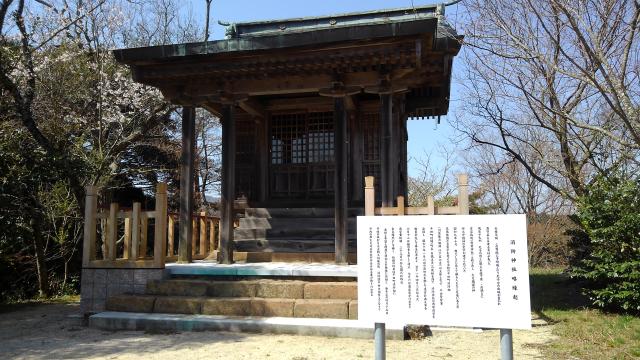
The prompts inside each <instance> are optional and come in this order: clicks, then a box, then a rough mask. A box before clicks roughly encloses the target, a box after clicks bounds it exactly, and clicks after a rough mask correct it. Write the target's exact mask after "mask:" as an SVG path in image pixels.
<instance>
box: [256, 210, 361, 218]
mask: <svg viewBox="0 0 640 360" xmlns="http://www.w3.org/2000/svg"><path fill="white" fill-rule="evenodd" d="M334 214H335V209H334V208H247V209H245V216H246V217H254V218H267V219H270V218H305V217H307V218H316V217H324V218H333V217H334ZM363 214H364V210H363V209H361V208H350V209H349V210H348V216H349V217H355V216H359V215H363Z"/></svg>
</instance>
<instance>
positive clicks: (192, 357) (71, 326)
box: [0, 304, 554, 360]
mask: <svg viewBox="0 0 640 360" xmlns="http://www.w3.org/2000/svg"><path fill="white" fill-rule="evenodd" d="M78 313H79V306H78V304H50V305H34V306H30V307H27V308H22V309H20V310H17V311H14V312H8V313H1V314H0V359H172V360H173V359H187V360H196V359H207V360H210V359H252V360H256V359H286V360H294V359H295V360H306V359H308V360H311V359H360V358H363V359H372V358H373V341H372V340H357V339H340V338H325V337H309V336H291V335H254V334H236V333H222V332H202V333H173V334H148V333H144V332H133V331H127V332H107V331H101V330H96V329H89V328H87V327H85V326H83V325H82V322H81V320H80V318H78V317H77V316H76V315H77V314H78ZM551 331H552V326H538V327H534V328H533V329H532V330H531V331H514V342H515V343H514V353H515V354H514V357H515V358H517V359H542V358H543V356H542V355H541V353H540V350H539V349H540V345H541V344H545V343H547V342H550V341H552V340H553V339H554V336H553V335H552V333H551ZM499 357H500V349H499V332H498V331H484V332H482V333H473V332H464V331H450V332H436V333H434V335H433V336H432V337H429V338H427V339H424V340H415V341H388V342H387V358H388V359H403V360H410V359H421V358H422V359H424V358H427V359H431V358H434V359H438V358H442V359H499Z"/></svg>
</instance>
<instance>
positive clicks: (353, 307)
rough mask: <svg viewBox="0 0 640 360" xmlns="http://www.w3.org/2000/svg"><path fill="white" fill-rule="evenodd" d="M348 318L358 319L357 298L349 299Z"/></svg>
mask: <svg viewBox="0 0 640 360" xmlns="http://www.w3.org/2000/svg"><path fill="white" fill-rule="evenodd" d="M349 319H351V320H358V300H351V301H349Z"/></svg>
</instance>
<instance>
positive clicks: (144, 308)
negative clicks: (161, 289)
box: [106, 295, 156, 313]
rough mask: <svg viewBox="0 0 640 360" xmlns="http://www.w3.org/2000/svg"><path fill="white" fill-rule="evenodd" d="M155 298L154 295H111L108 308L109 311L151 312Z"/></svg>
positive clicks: (107, 303)
mask: <svg viewBox="0 0 640 360" xmlns="http://www.w3.org/2000/svg"><path fill="white" fill-rule="evenodd" d="M155 300H156V298H155V297H154V296H131V295H119V296H110V297H109V298H108V299H107V302H106V309H107V310H109V311H124V312H143V313H150V312H152V311H153V305H154V302H155Z"/></svg>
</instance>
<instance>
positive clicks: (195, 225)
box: [191, 214, 198, 260]
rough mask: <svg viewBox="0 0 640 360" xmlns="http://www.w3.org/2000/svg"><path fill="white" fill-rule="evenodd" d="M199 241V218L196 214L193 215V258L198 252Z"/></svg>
mask: <svg viewBox="0 0 640 360" xmlns="http://www.w3.org/2000/svg"><path fill="white" fill-rule="evenodd" d="M197 243H198V220H196V215H193V214H192V215H191V260H193V257H194V256H195V255H196V254H197V253H198V251H196V250H197V247H196V244H197Z"/></svg>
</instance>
